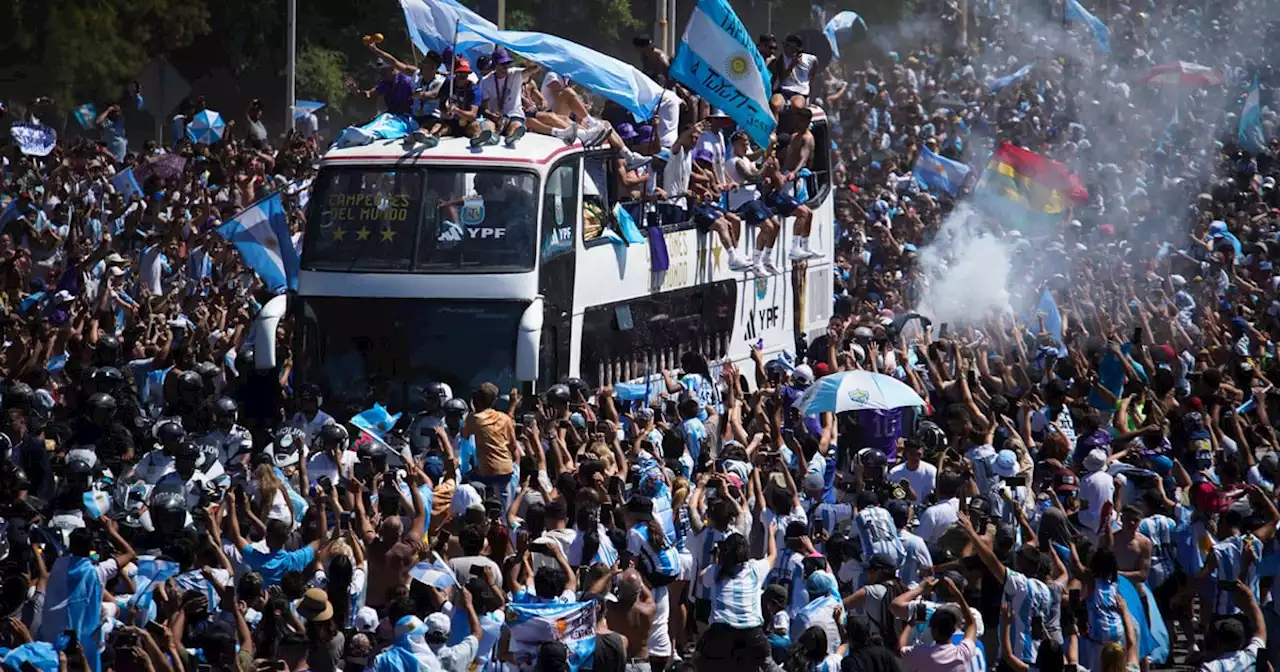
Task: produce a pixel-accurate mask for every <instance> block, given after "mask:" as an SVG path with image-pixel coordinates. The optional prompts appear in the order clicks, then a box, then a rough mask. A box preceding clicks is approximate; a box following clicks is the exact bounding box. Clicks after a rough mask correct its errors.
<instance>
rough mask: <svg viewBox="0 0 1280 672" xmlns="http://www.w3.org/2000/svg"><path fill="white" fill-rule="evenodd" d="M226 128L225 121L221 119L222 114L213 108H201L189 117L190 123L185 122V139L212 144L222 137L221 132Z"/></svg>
mask: <svg viewBox="0 0 1280 672" xmlns="http://www.w3.org/2000/svg"><path fill="white" fill-rule="evenodd" d="M226 130H227V122H225V121H223V120H222V115H221V114H218V113H217V112H214V111H213V110H201V111H199V112H196V114H195V116H194V117H191V123H189V124H187V139H188V140H190V141H191V142H198V143H200V144H203V145H212V144H213V143H215V142H218V141H219V140H221V139H222V134H223V133H224V132H225V131H226Z"/></svg>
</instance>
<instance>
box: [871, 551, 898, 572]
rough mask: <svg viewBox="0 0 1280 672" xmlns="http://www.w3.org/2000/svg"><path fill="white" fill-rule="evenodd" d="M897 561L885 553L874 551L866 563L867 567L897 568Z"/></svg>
mask: <svg viewBox="0 0 1280 672" xmlns="http://www.w3.org/2000/svg"><path fill="white" fill-rule="evenodd" d="M897 568H898V563H896V562H894V561H893V558H892V557H890V556H889V554H887V553H876V554H875V555H873V556H871V562H870V563H868V564H867V569H897Z"/></svg>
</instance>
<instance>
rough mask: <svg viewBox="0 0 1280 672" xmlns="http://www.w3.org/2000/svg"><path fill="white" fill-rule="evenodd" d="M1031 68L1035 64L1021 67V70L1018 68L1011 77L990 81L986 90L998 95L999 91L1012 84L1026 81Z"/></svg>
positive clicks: (1006, 76)
mask: <svg viewBox="0 0 1280 672" xmlns="http://www.w3.org/2000/svg"><path fill="white" fill-rule="evenodd" d="M1033 67H1035V63H1028V64H1026V65H1024V66H1022V67H1021V68H1018V71H1017V72H1015V73H1013V74H1011V75H1005V76H1004V77H1000V78H998V79H996V80H994V81H992V82H991V85H990V86H989V87H987V88H988V89H989V90H990V91H991V93H1000V92H1001V91H1003V90H1005V89H1007V88H1009V87H1010V86H1013V85H1014V84H1017V83H1018V82H1021V81H1022V80H1024V79H1026V78H1027V75H1029V74H1031V69H1032V68H1033Z"/></svg>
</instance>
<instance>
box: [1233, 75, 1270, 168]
mask: <svg viewBox="0 0 1280 672" xmlns="http://www.w3.org/2000/svg"><path fill="white" fill-rule="evenodd" d="M1236 144H1238V145H1240V148H1241V149H1244V150H1247V151H1248V152H1250V153H1252V154H1263V153H1265V152H1266V151H1267V138H1266V136H1264V135H1263V133H1262V95H1261V93H1260V92H1259V90H1258V75H1257V74H1254V76H1253V87H1252V88H1250V89H1249V96H1248V97H1247V98H1245V99H1244V109H1243V110H1241V111H1240V129H1239V130H1238V131H1237V133H1236Z"/></svg>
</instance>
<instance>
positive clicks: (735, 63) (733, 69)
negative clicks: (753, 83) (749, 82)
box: [725, 51, 751, 80]
mask: <svg viewBox="0 0 1280 672" xmlns="http://www.w3.org/2000/svg"><path fill="white" fill-rule="evenodd" d="M748 58H749V57H748V56H747V54H746V52H742V51H740V52H738V53H736V54H734V55H732V56H730V57H729V60H728V61H727V62H726V63H725V74H726V75H727V76H728V77H729V79H734V80H737V79H742V78H743V77H746V76H747V73H748V72H749V71H750V70H751V62H750V61H749V60H748Z"/></svg>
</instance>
